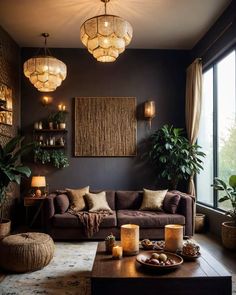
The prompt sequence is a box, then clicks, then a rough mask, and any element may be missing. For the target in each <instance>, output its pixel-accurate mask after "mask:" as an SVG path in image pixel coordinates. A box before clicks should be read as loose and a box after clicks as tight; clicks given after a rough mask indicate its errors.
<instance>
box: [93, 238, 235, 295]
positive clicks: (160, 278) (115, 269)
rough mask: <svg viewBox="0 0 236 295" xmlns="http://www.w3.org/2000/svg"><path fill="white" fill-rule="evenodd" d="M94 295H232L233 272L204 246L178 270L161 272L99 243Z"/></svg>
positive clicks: (94, 271) (94, 268)
mask: <svg viewBox="0 0 236 295" xmlns="http://www.w3.org/2000/svg"><path fill="white" fill-rule="evenodd" d="M91 288H92V295H100V294H103V295H104V294H111V295H118V294H119V295H126V294H129V295H133V294H134V295H137V294H138V295H139V294H140V295H141V294H142V295H146V294H147V295H151V294H165V295H170V294H171V295H172V294H173V295H187V294H191V295H209V294H210V295H231V294H232V277H231V274H230V273H229V272H228V271H227V270H226V269H225V268H224V267H223V266H222V264H221V263H220V262H218V261H217V260H216V259H215V258H214V257H212V256H211V255H210V254H209V253H208V252H206V251H205V250H204V249H203V248H202V247H201V256H200V257H199V258H198V259H197V260H195V261H191V262H189V261H188V262H184V263H183V264H182V265H181V266H180V267H179V268H178V269H176V270H174V271H171V272H166V273H157V272H156V271H154V270H147V269H146V268H143V266H142V265H140V264H139V263H137V262H136V256H129V257H123V258H122V259H121V260H114V259H112V258H111V255H107V254H106V253H105V245H104V242H99V244H98V248H97V253H96V257H95V261H94V265H93V270H92V276H91Z"/></svg>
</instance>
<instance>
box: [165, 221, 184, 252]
mask: <svg viewBox="0 0 236 295" xmlns="http://www.w3.org/2000/svg"><path fill="white" fill-rule="evenodd" d="M182 246H183V226H182V225H179V224H168V225H166V226H165V250H166V251H170V252H176V250H178V249H182Z"/></svg>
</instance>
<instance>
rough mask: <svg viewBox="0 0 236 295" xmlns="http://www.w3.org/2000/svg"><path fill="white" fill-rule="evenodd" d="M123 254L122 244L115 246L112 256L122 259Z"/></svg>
mask: <svg viewBox="0 0 236 295" xmlns="http://www.w3.org/2000/svg"><path fill="white" fill-rule="evenodd" d="M122 256H123V248H122V247H121V246H114V247H113V248H112V258H113V259H121V258H122Z"/></svg>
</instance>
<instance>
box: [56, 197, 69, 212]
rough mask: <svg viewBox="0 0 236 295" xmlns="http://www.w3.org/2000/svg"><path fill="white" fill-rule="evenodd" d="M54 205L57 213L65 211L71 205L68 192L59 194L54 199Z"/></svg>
mask: <svg viewBox="0 0 236 295" xmlns="http://www.w3.org/2000/svg"><path fill="white" fill-rule="evenodd" d="M54 205H55V211H56V213H59V214H63V213H65V212H66V211H67V210H68V208H69V206H70V201H69V199H68V196H67V195H66V194H61V195H57V196H56V197H55V199H54Z"/></svg>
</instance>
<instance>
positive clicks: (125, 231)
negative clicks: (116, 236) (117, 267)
mask: <svg viewBox="0 0 236 295" xmlns="http://www.w3.org/2000/svg"><path fill="white" fill-rule="evenodd" d="M120 240H121V246H122V248H123V253H124V255H127V256H131V255H137V254H138V252H139V226H138V225H136V224H124V225H122V226H121V238H120Z"/></svg>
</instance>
